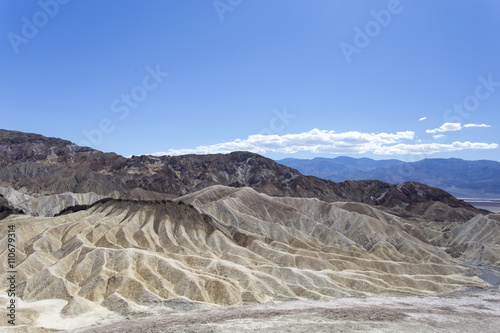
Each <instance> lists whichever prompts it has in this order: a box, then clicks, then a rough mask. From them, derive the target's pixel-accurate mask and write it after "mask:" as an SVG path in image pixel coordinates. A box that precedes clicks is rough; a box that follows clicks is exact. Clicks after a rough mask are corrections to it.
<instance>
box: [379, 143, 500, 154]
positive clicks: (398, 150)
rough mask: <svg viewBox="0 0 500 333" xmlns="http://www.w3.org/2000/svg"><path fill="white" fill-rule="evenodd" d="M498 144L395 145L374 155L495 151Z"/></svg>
mask: <svg viewBox="0 0 500 333" xmlns="http://www.w3.org/2000/svg"><path fill="white" fill-rule="evenodd" d="M497 148H498V144H496V143H483V142H469V141H466V142H459V141H455V142H453V143H451V144H444V143H422V144H416V145H409V144H397V145H394V146H390V147H381V148H380V149H378V150H375V151H374V152H373V153H374V154H379V155H407V154H413V155H421V154H426V155H430V154H436V153H444V152H450V151H457V150H465V149H473V150H478V149H497Z"/></svg>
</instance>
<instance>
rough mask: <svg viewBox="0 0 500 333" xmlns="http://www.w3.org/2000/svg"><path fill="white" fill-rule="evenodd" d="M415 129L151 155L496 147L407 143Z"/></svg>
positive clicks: (240, 142)
mask: <svg viewBox="0 0 500 333" xmlns="http://www.w3.org/2000/svg"><path fill="white" fill-rule="evenodd" d="M414 139H415V132H413V131H405V132H396V133H376V134H375V133H362V132H357V131H350V132H344V133H336V132H335V131H326V130H319V129H313V130H311V131H309V132H304V133H298V134H285V135H262V134H255V135H250V136H249V137H248V138H246V139H236V140H234V141H230V142H223V143H217V144H213V145H207V146H199V147H196V148H189V149H170V150H168V151H166V152H157V153H154V154H151V155H156V156H161V155H171V156H173V155H185V154H217V153H230V152H233V151H250V152H254V153H257V154H264V153H284V154H294V153H297V152H304V151H307V152H311V153H323V154H324V153H329V154H363V153H373V154H379V155H404V154H434V153H439V152H449V151H456V150H464V149H496V148H498V144H496V143H492V144H488V143H481V142H469V141H467V142H459V141H456V142H453V143H451V144H441V143H417V144H415V143H411V141H413V140H414Z"/></svg>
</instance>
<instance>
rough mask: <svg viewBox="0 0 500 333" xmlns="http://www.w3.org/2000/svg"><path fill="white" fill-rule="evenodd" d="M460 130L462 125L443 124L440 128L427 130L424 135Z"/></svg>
mask: <svg viewBox="0 0 500 333" xmlns="http://www.w3.org/2000/svg"><path fill="white" fill-rule="evenodd" d="M461 129H462V124H460V123H444V124H443V125H441V127H438V128H434V129H428V130H426V131H425V132H426V133H437V132H451V131H459V130H461Z"/></svg>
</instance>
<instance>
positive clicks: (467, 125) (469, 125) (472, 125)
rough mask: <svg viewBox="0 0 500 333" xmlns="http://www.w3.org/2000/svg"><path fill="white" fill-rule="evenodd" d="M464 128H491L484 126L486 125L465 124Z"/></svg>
mask: <svg viewBox="0 0 500 333" xmlns="http://www.w3.org/2000/svg"><path fill="white" fill-rule="evenodd" d="M464 127H491V125H486V124H480V125H478V124H465V125H464Z"/></svg>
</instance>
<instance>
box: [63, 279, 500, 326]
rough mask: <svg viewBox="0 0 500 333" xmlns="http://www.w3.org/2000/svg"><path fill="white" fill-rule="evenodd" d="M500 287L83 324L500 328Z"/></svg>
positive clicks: (232, 307) (211, 310)
mask: <svg viewBox="0 0 500 333" xmlns="http://www.w3.org/2000/svg"><path fill="white" fill-rule="evenodd" d="M499 327H500V291H499V290H498V289H496V290H487V291H473V292H467V293H461V294H459V295H445V296H426V297H417V296H414V297H390V296H374V297H363V298H339V299H335V300H331V301H291V302H282V303H266V304H258V305H243V306H230V307H219V308H215V309H205V310H194V311H190V312H184V313H170V314H164V315H161V316H156V317H148V318H141V319H134V320H124V321H117V322H113V323H111V324H107V325H103V326H94V327H91V328H90V327H89V328H80V329H75V330H71V331H66V332H71V333H89V332H97V333H99V332H110V333H113V332H116V333H126V332H130V333H131V332H134V333H135V332H144V333H153V332H154V333H157V332H172V333H180V332H182V333H188V332H200V333H209V332H210V333H214V332H221V333H226V332H227V333H230V332H231V333H233V332H276V333H278V332H280V333H281V332H365V331H369V332H474V333H478V332H498V331H499Z"/></svg>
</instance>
